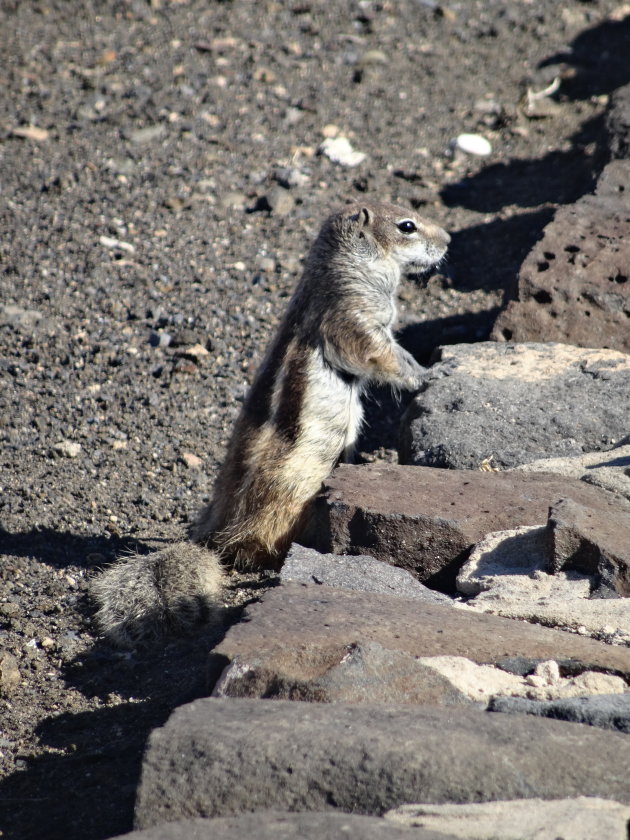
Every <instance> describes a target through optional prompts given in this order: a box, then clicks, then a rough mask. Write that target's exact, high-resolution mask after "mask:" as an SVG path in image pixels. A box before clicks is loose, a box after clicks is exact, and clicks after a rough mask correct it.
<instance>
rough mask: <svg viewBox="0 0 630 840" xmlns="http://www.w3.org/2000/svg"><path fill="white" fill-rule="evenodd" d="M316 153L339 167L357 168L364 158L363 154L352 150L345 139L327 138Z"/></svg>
mask: <svg viewBox="0 0 630 840" xmlns="http://www.w3.org/2000/svg"><path fill="white" fill-rule="evenodd" d="M318 151H319V153H320V154H322V155H326V157H327V158H329V159H330V160H332V162H333V163H338V164H340V165H341V166H358V165H359V164H360V163H363V161H364V160H365V158H366V155H365V154H363V152H356V151H355V150H354V149H353V148H352V146H351V145H350V141H349V140H348V138H347V137H327V138H326V139H325V140H324V142H323V143H322V144H321V145H320V147H319V149H318Z"/></svg>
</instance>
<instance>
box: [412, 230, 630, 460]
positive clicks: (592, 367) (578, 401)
mask: <svg viewBox="0 0 630 840" xmlns="http://www.w3.org/2000/svg"><path fill="white" fill-rule="evenodd" d="M628 243H629V245H628V247H629V248H630V237H629V239H628ZM628 262H629V263H630V253H629V258H628ZM628 285H629V288H630V284H628ZM624 318H625V316H624ZM625 334H626V335H627V336H630V330H629V329H628V319H627V318H625ZM629 416H630V356H628V355H627V354H626V353H620V352H618V351H616V350H590V349H582V348H578V347H570V346H568V345H566V344H551V343H549V344H494V343H492V342H485V343H480V344H476V345H458V346H454V347H442V348H440V359H439V361H438V362H436V363H435V364H434V365H433V367H431V368H430V369H429V370H428V371H427V373H426V375H425V377H424V382H423V384H422V388H421V391H420V393H419V394H418V395H417V396H416V397H415V398H414V399H413V401H412V402H411V403H410V405H409V407H408V409H407V411H406V412H405V415H404V417H403V421H402V425H401V442H400V451H399V458H400V462H401V463H403V464H419V465H421V466H433V467H450V468H459V469H478V468H479V467H481V466H482V465H484V464H488V463H489V464H490V465H491V466H495V467H500V468H505V467H515V466H518V465H519V464H524V463H527V462H528V461H533V460H535V459H538V458H549V457H552V456H555V457H558V456H562V457H566V456H570V455H581V454H582V453H583V452H590V451H594V450H601V449H606V448H609V447H610V446H612V445H613V444H615V443H616V442H618V441H619V440H620V439H621V438H622V437H623V436H624V435H626V434H627V431H628V417H629Z"/></svg>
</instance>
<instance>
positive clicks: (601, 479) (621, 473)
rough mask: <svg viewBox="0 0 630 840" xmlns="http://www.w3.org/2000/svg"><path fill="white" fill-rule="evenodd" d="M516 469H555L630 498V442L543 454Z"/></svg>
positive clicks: (559, 472) (545, 470)
mask: <svg viewBox="0 0 630 840" xmlns="http://www.w3.org/2000/svg"><path fill="white" fill-rule="evenodd" d="M514 469H516V470H522V471H524V472H552V473H558V475H566V476H568V477H569V478H580V479H582V481H586V482H588V483H589V484H595V485H596V486H597V487H603V488H604V489H605V490H610V491H611V492H613V493H617V494H618V495H620V496H624V498H626V499H628V501H630V444H628V443H626V444H624V445H620V446H615V447H614V449H609V450H607V451H606V452H587V453H585V454H584V455H574V456H572V457H570V458H540V459H539V460H537V461H530V462H529V463H528V464H522V465H521V466H520V467H514Z"/></svg>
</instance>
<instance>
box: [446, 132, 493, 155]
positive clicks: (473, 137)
mask: <svg viewBox="0 0 630 840" xmlns="http://www.w3.org/2000/svg"><path fill="white" fill-rule="evenodd" d="M450 146H451V148H453V149H458V150H459V151H460V152H466V154H468V155H479V156H481V157H485V156H486V155H489V154H490V153H491V152H492V146H491V145H490V141H489V140H486V138H485V137H482V136H481V134H459V135H458V136H457V137H456V138H455V139H454V140H451V143H450Z"/></svg>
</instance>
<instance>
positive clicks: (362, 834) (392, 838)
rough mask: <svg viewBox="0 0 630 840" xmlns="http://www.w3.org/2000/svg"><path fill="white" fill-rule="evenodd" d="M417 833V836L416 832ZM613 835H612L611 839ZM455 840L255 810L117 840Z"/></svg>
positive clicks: (334, 816)
mask: <svg viewBox="0 0 630 840" xmlns="http://www.w3.org/2000/svg"><path fill="white" fill-rule="evenodd" d="M416 832H417V833H416ZM612 837H613V835H611V838H612ZM252 838H255V840H339V838H343V840H456V838H455V836H454V835H451V834H444V832H442V831H440V832H439V833H437V832H435V831H432V830H431V829H429V828H426V829H416V831H414V832H413V833H410V832H409V830H408V829H407V828H405V827H404V826H402V825H401V826H397V825H395V824H394V822H393V821H392V820H384V819H382V818H379V817H365V816H361V815H360V814H339V813H334V812H331V811H321V812H308V811H307V812H304V813H299V814H288V813H282V812H280V811H256V812H255V813H254V814H239V815H238V816H236V817H216V818H215V819H212V820H208V819H201V818H197V819H191V820H178V821H177V822H174V823H162V824H161V825H156V826H154V827H153V828H147V829H145V830H143V831H134V832H132V833H131V834H125V835H124V836H121V837H118V838H117V839H116V840H252Z"/></svg>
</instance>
